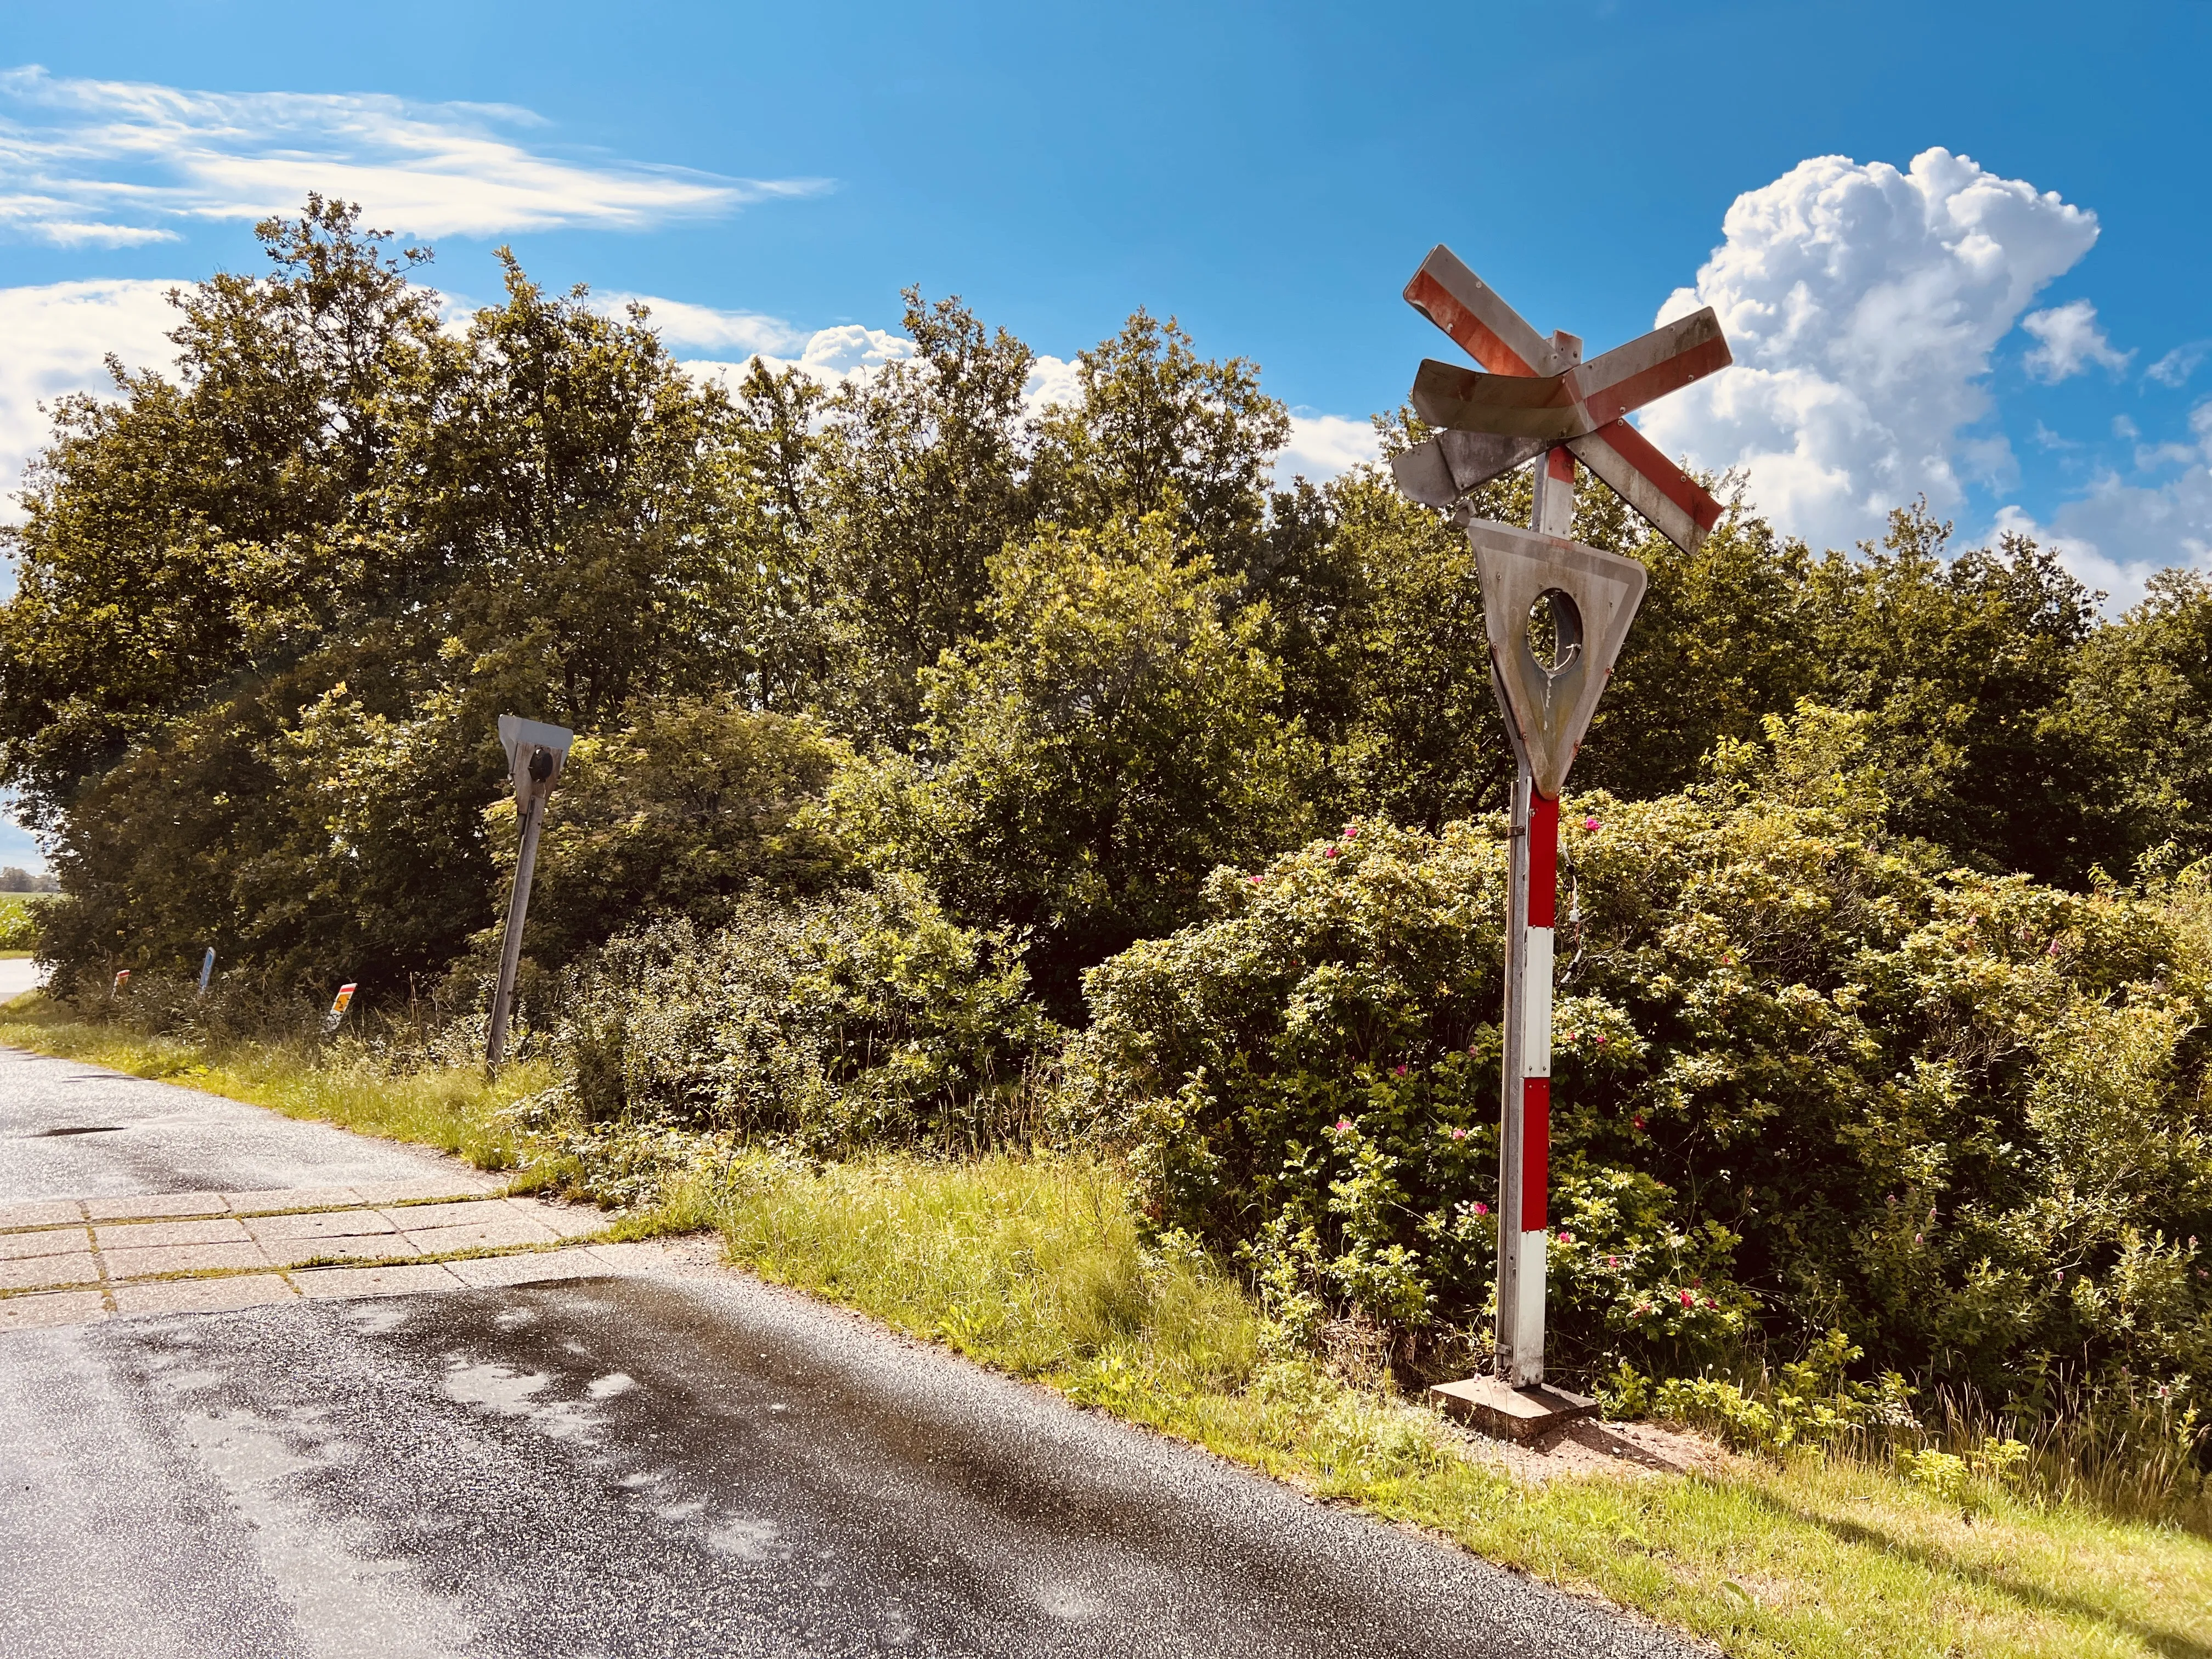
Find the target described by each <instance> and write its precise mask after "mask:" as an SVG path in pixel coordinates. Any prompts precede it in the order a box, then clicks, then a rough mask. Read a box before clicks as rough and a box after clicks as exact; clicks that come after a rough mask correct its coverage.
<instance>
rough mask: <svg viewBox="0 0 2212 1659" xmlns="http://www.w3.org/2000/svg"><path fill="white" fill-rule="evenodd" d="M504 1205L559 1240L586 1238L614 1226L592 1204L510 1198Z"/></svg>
mask: <svg viewBox="0 0 2212 1659" xmlns="http://www.w3.org/2000/svg"><path fill="white" fill-rule="evenodd" d="M506 1201H507V1206H508V1207H509V1208H510V1209H512V1210H513V1211H514V1212H516V1213H518V1214H520V1215H526V1216H528V1217H529V1218H531V1219H532V1221H535V1222H537V1223H538V1224H539V1225H541V1226H546V1227H550V1228H551V1229H552V1230H553V1231H555V1232H556V1233H557V1234H559V1235H560V1236H561V1237H562V1238H587V1237H590V1236H591V1235H592V1234H593V1233H596V1232H604V1231H605V1230H606V1229H607V1228H608V1227H610V1226H611V1225H614V1218H613V1217H612V1216H611V1215H609V1214H608V1213H607V1212H605V1210H602V1209H600V1208H599V1206H597V1205H595V1204H549V1203H547V1202H546V1201H545V1200H544V1199H538V1198H510V1199H508V1200H506Z"/></svg>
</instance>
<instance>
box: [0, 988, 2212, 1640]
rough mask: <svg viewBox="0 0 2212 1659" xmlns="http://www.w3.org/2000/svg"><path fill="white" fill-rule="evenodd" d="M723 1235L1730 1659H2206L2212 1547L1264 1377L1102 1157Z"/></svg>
mask: <svg viewBox="0 0 2212 1659" xmlns="http://www.w3.org/2000/svg"><path fill="white" fill-rule="evenodd" d="M0 1042H10V1043H15V1044H18V1045H20V1046H22V1047H26V1048H39V1049H41V1050H43V1051H44V1052H47V1053H58V1054H68V1055H70V1057H72V1058H76V1059H82V1060H93V1061H95V1062H98V1063H101V1064H107V1065H115V1066H119V1067H120V1068H121V1069H124V1070H128V1071H131V1072H134V1073H137V1075H140V1076H159V1077H165V1078H167V1079H171V1080H173V1081H177V1082H182V1083H188V1084H191V1085H193V1086H196V1087H199V1088H204V1089H209V1090H211V1091H215V1092H217V1093H222V1094H226V1095H229V1096H231V1097H234V1098H237V1099H241V1100H251V1101H253V1102H255V1103H259V1104H264V1105H271V1106H274V1107H276V1109H279V1110H283V1111H287V1112H290V1113H291V1114H293V1115H299V1116H321V1117H327V1118H329V1119H331V1121H337V1122H341V1123H345V1124H347V1125H349V1126H350V1127H359V1128H365V1129H368V1130H369V1131H371V1132H373V1133H384V1134H392V1135H398V1136H401V1137H403V1138H405V1139H420V1140H425V1141H428V1143H429V1144H431V1145H434V1146H442V1147H446V1148H447V1149H449V1150H453V1151H458V1152H462V1153H464V1154H465V1155H466V1156H470V1157H473V1158H477V1159H478V1161H479V1162H487V1163H488V1164H489V1167H505V1166H506V1165H507V1164H512V1163H513V1162H516V1161H517V1160H518V1159H519V1158H520V1156H522V1155H525V1154H526V1153H527V1152H529V1151H530V1150H531V1149H530V1148H529V1147H528V1146H523V1145H518V1144H516V1143H515V1141H514V1140H513V1139H512V1137H511V1135H510V1134H509V1133H507V1132H505V1131H501V1130H500V1129H499V1128H498V1127H496V1126H495V1124H494V1123H493V1122H492V1121H491V1120H492V1115H493V1113H494V1112H495V1111H496V1109H498V1108H499V1107H500V1106H501V1105H502V1104H504V1103H506V1102H507V1101H508V1100H510V1099H512V1098H513V1097H514V1096H515V1095H517V1094H519V1093H521V1092H524V1091H526V1090H527V1089H529V1088H530V1087H532V1086H534V1085H537V1084H539V1083H542V1081H543V1079H530V1078H526V1077H520V1076H517V1075H516V1074H514V1073H509V1074H508V1075H507V1077H506V1078H504V1079H501V1083H500V1084H499V1085H496V1086H490V1085H485V1084H484V1083H483V1080H482V1079H481V1078H479V1077H477V1075H476V1074H475V1073H450V1074H440V1075H435V1076H430V1077H422V1076H416V1077H403V1078H382V1079H380V1078H378V1077H377V1076H376V1075H375V1074H374V1073H373V1072H371V1071H370V1070H368V1068H366V1067H365V1066H363V1065H362V1064H360V1063H358V1062H356V1063H354V1064H352V1065H349V1066H345V1065H342V1066H323V1067H317V1066H313V1065H311V1064H310V1063H309V1060H310V1059H311V1056H309V1055H307V1054H305V1053H304V1052H303V1051H296V1050H284V1049H273V1050H269V1049H264V1050H258V1051H256V1050H249V1049H245V1048H232V1049H229V1050H226V1051H224V1052H222V1053H219V1054H200V1053H197V1051H194V1050H192V1049H190V1048H186V1047H185V1045H181V1044H175V1043H163V1042H158V1041H149V1040H147V1039H140V1038H130V1037H125V1036H118V1035H117V1034H115V1033H112V1032H110V1031H108V1030H104V1029H103V1028H100V1027H87V1026H82V1025H76V1024H72V1023H70V1022H69V1021H67V1020H66V1019H64V1018H62V1017H61V1016H60V1015H59V1014H58V1012H56V1011H53V1010H51V1009H46V1008H41V1007H40V1006H38V1005H36V1004H32V1005H29V1006H26V1005H24V1004H20V1003H19V1004H16V1005H12V1006H9V1008H7V1009H5V1010H0ZM710 1226H711V1227H714V1228H718V1229H719V1230H720V1232H721V1233H722V1235H723V1237H724V1238H725V1239H726V1241H727V1243H728V1246H729V1251H730V1255H731V1258H732V1260H733V1261H736V1262H738V1263H739V1264H741V1265H743V1266H744V1267H748V1268H750V1269H751V1270H752V1271H754V1272H756V1273H760V1274H762V1275H763V1277H766V1278H769V1279H775V1280H778V1281H780V1282H782V1283H785V1284H788V1285H794V1286H796V1287H798V1288H800V1289H803V1290H805V1291H811V1292H813V1293H816V1294H817V1295H820V1296H823V1297H827V1298H830V1299H833V1300H835V1301H837V1302H840V1303H842V1304H846V1305H848V1306H851V1307H854V1308H856V1309H858V1310H861V1311H863V1312H865V1313H867V1314H870V1315H872V1316H875V1317H876V1318H878V1319H880V1320H882V1321H883V1322H885V1323H886V1324H889V1325H890V1326H893V1327H895V1328H898V1329H900V1330H903V1331H906V1332H908V1333H911V1334H915V1335H917V1336H921V1337H926V1338H930V1339H933V1340H941V1341H944V1342H946V1343H948V1344H950V1345H951V1346H953V1347H955V1348H957V1349H958V1350H959V1351H961V1352H963V1353H966V1354H968V1355H969V1356H971V1357H972V1358H975V1359H977V1360H980V1361H981V1362H983V1363H985V1364H992V1365H995V1366H998V1367H1000V1368H1001V1369H1003V1370H1006V1371H1009V1372H1011V1373H1012V1374H1014V1375H1016V1376H1023V1377H1027V1378H1030V1379H1034V1380H1036V1381H1037V1382H1040V1383H1045V1384H1047V1385H1048V1386H1050V1387H1053V1388H1054V1389H1059V1390H1060V1392H1062V1393H1063V1394H1065V1395H1067V1396H1068V1397H1069V1398H1070V1399H1072V1400H1073V1401H1078V1402H1079V1403H1081V1404H1085V1405H1089V1406H1094V1407H1100V1408H1102V1409H1104V1410H1107V1411H1110V1412H1112V1413H1115V1414H1116V1415H1119V1416H1121V1417H1123V1418H1125V1419H1128V1420H1130V1421H1132V1422H1135V1423H1139V1424H1143V1425H1147V1426H1149V1427H1152V1428H1154V1429H1157V1430H1159V1431H1162V1432H1164V1433H1167V1434H1170V1435H1173V1436H1176V1437H1178V1438H1181V1439H1183V1440H1187V1441H1189V1442H1191V1443H1194V1444H1196V1445H1200V1446H1204V1447H1206V1448H1209V1449H1212V1450H1213V1451H1216V1452H1218V1453H1219V1454H1221V1455H1224V1456H1226V1457H1229V1458H1232V1459H1234V1460H1236V1461H1237V1462H1242V1463H1244V1464H1247V1465H1249V1466H1250V1467H1252V1468H1257V1469H1261V1470H1264V1471H1265V1472H1267V1473H1268V1474H1273V1475H1275V1476H1277V1477H1279V1478H1280V1479H1283V1480H1290V1481H1292V1482H1295V1483H1297V1484H1298V1485H1300V1486H1304V1487H1305V1488H1307V1489H1308V1490H1310V1491H1311V1492H1315V1493H1316V1494H1317V1495H1320V1496H1322V1497H1324V1498H1330V1499H1334V1500H1337V1501H1342V1502H1348V1503H1354V1504H1360V1505H1363V1506H1364V1507H1365V1508H1367V1509H1370V1510H1373V1511H1374V1512H1376V1514H1379V1515H1382V1516H1387V1517H1389V1518H1390V1519H1392V1520H1395V1521H1398V1522H1405V1523H1407V1524H1412V1525H1415V1526H1419V1527H1422V1528H1428V1529H1430V1530H1431V1531H1433V1532H1435V1533H1437V1534H1439V1535H1442V1536H1444V1537H1448V1538H1450V1539H1453V1540H1455V1541H1458V1542H1459V1543H1462V1544H1463V1545H1465V1546H1466V1547H1468V1548H1469V1549H1472V1550H1474V1551H1475V1552H1477V1553H1480V1554H1482V1555H1484V1556H1486V1557H1488V1558H1490V1559H1492V1560H1495V1561H1500V1562H1504V1563H1506V1564H1509V1565H1513V1566H1516V1567H1519V1568H1522V1569H1523V1570H1525V1571H1528V1572H1531V1573H1533V1574H1534V1575H1536V1576H1538V1577H1542V1578H1545V1579H1547V1580H1550V1581H1552V1582H1553V1583H1559V1584H1562V1585H1565V1586H1566V1587H1568V1588H1570V1589H1577V1590H1582V1591H1588V1592H1591V1593H1594V1594H1596V1595H1603V1596H1605V1597H1607V1599H1609V1600H1611V1601H1616V1602H1618V1603H1620V1604H1621V1605H1623V1606H1626V1607H1632V1608H1634V1609H1637V1610H1638V1611H1639V1612H1642V1613H1645V1614H1648V1615H1650V1616H1651V1617H1653V1618H1655V1619H1658V1620H1662V1621H1664V1622H1666V1623H1668V1624H1670V1625H1673V1626H1677V1627H1678V1628H1680V1629H1684V1630H1687V1631H1690V1632H1695V1633H1697V1634H1699V1635H1701V1636H1704V1637H1707V1638H1711V1639H1712V1640H1714V1641H1716V1642H1717V1643H1718V1644H1720V1645H1721V1646H1722V1647H1723V1649H1725V1650H1727V1651H1729V1652H1730V1653H1733V1654H1743V1655H1792V1656H1831V1655H1835V1656H1841V1655H1883V1656H1888V1655H1911V1656H1919V1655H1927V1656H1936V1655H1954V1654H1973V1655H1992V1656H1997V1655H2002V1656H2010V1655H2029V1654H2035V1655H2045V1654H2047V1655H2066V1656H2105V1655H2114V1656H2117V1655H2164V1656H2192V1655H2197V1656H2212V1611H2208V1610H2212V1542H2208V1541H2206V1540H2205V1539H2203V1538H2202V1537H2199V1536H2197V1535H2196V1534H2191V1533H2189V1532H2185V1531H2182V1530H2179V1529H2178V1528H2166V1527H2160V1526H2155V1525H2152V1524H2149V1523H2147V1522H2136V1521H2125V1520H2117V1519H2113V1518H2111V1517H2109V1516H2102V1515H2099V1514H2096V1513H2093V1512H2091V1511H2089V1510H2084V1509H2081V1508H2077V1507H2073V1506H2066V1505H2057V1504H2033V1503H2029V1502H2027V1501H2024V1500H2022V1499H2021V1498H2016V1497H2015V1496H2013V1495H2011V1494H2008V1493H2007V1492H2003V1491H2001V1490H1991V1489H1989V1488H1985V1487H1984V1488H1975V1489H1971V1490H1969V1491H1968V1492H1966V1494H1965V1495H1964V1506H1962V1501H1961V1499H1960V1498H1959V1497H1956V1496H1954V1497H1953V1498H1949V1499H1948V1501H1947V1500H1944V1499H1940V1498H1938V1497H1937V1496H1936V1494H1934V1493H1931V1492H1926V1491H1923V1490H1922V1489H1921V1488H1920V1487H1918V1486H1915V1485H1913V1484H1912V1483H1911V1482H1910V1481H1907V1480H1903V1479H1901V1478H1899V1476H1898V1475H1896V1474H1893V1473H1892V1472H1890V1471H1889V1470H1887V1469H1886V1468H1867V1467H1863V1466H1858V1465H1853V1464H1849V1463H1844V1462H1823V1461H1821V1460H1820V1459H1819V1458H1817V1457H1813V1456H1809V1455H1808V1456H1801V1457H1799V1458H1797V1459H1796V1460H1795V1461H1793V1462H1790V1463H1788V1464H1787V1465H1784V1466H1773V1465H1766V1464H1752V1463H1747V1464H1745V1465H1743V1466H1741V1467H1740V1468H1735V1469H1733V1470H1731V1471H1729V1472H1728V1473H1725V1474H1710V1475H1703V1476H1693V1477H1685V1478H1666V1479H1634V1478H1628V1477H1625V1476H1614V1475H1610V1474H1607V1475H1601V1476H1587V1477H1582V1478H1576V1479H1559V1480H1552V1481H1550V1482H1548V1483H1546V1484H1543V1485H1541V1486H1530V1485H1527V1484H1524V1483H1521V1482H1517V1481H1515V1480H1512V1479H1510V1478H1509V1477H1508V1476H1507V1475H1506V1474H1504V1473H1503V1472H1502V1471H1500V1470H1499V1469H1498V1468H1496V1467H1495V1466H1493V1465H1489V1464H1486V1463H1483V1462H1476V1461H1470V1460H1469V1459H1468V1458H1466V1457H1465V1456H1463V1455H1462V1452H1461V1447H1462V1441H1461V1440H1460V1439H1459V1437H1457V1435H1456V1434H1455V1431H1453V1430H1452V1429H1451V1428H1450V1427H1449V1425H1446V1424H1444V1423H1443V1421H1442V1420H1441V1419H1438V1418H1437V1417H1435V1416H1434V1415H1433V1414H1431V1413H1429V1412H1427V1411H1425V1410H1424V1409H1421V1408H1419V1407H1414V1406H1411V1405H1408V1404H1407V1403H1406V1402H1404V1401H1401V1400H1397V1399H1395V1398H1393V1397H1391V1396H1390V1395H1389V1394H1387V1393H1386V1392H1384V1391H1383V1390H1381V1389H1371V1388H1361V1387H1355V1386H1352V1384H1349V1383H1346V1382H1344V1381H1342V1380H1340V1379H1339V1378H1337V1377H1334V1376H1330V1375H1328V1373H1326V1372H1324V1371H1322V1370H1320V1369H1319V1368H1317V1367H1316V1366H1314V1365H1312V1364H1305V1363H1301V1362H1295V1361H1291V1362H1285V1361H1273V1362H1271V1361H1270V1360H1269V1359H1268V1358H1267V1355H1266V1352H1265V1349H1264V1344H1263V1340H1262V1339H1263V1328H1262V1326H1261V1321H1260V1319H1259V1317H1258V1316H1257V1314H1256V1311H1255V1310H1254V1308H1253V1307H1252V1305H1251V1304H1250V1303H1249V1300H1248V1299H1247V1298H1246V1297H1245V1296H1244V1295H1243V1291H1241V1290H1240V1288H1239V1287H1238V1286H1237V1285H1236V1284H1235V1283H1234V1282H1232V1281H1231V1280H1229V1279H1226V1278H1225V1277H1224V1276H1223V1275H1221V1274H1220V1273H1218V1272H1217V1271H1215V1270H1214V1269H1213V1268H1212V1267H1209V1266H1208V1265H1207V1264H1206V1263H1204V1262H1202V1261H1189V1262H1160V1261H1148V1260H1147V1259H1146V1255H1145V1254H1144V1252H1143V1250H1142V1249H1141V1248H1140V1245H1139V1238H1138V1235H1137V1231H1136V1229H1135V1226H1134V1225H1133V1218H1132V1217H1131V1216H1130V1214H1129V1212H1128V1210H1127V1206H1126V1204H1125V1203H1124V1201H1123V1199H1122V1195H1121V1181H1120V1179H1119V1176H1118V1175H1117V1173H1116V1171H1115V1170H1114V1169H1113V1168H1112V1167H1111V1166H1110V1165H1109V1164H1104V1163H1102V1162H1099V1161H1096V1160H1091V1159H1085V1158H1064V1157H1052V1158H1048V1157H1038V1158H1027V1157H1018V1156H1012V1155H998V1156H993V1157H987V1158H980V1159H974V1160H965V1161H959V1162H950V1161H939V1160H933V1159H927V1158H915V1157H912V1156H907V1155H888V1154H887V1155H881V1156H876V1157H871V1158H861V1159H858V1160H855V1161H854V1162H851V1163H848V1164H840V1165H836V1166H832V1167H829V1168H827V1169H822V1170H815V1169H811V1168H809V1167H807V1166H805V1165H804V1164H799V1163H796V1162H792V1161H787V1160H784V1159H780V1158H775V1157H773V1156H769V1155H766V1154H757V1153H756V1154H741V1155H739V1156H738V1157H736V1158H732V1159H728V1160H726V1161H724V1162H722V1163H720V1164H718V1165H716V1166H714V1167H713V1168H711V1169H709V1170H702V1171H701V1172H699V1173H696V1174H695V1175H693V1176H690V1177H689V1178H688V1179H686V1180H685V1181H684V1182H679V1183H678V1184H677V1185H676V1186H675V1187H673V1188H671V1190H670V1192H669V1193H668V1194H667V1196H666V1198H665V1200H664V1202H663V1203H661V1204H660V1205H659V1206H658V1207H657V1208H655V1209H653V1210H652V1211H649V1212H643V1213H640V1214H636V1215H634V1216H632V1217H630V1218H627V1219H626V1220H625V1221H624V1222H623V1223H622V1224H621V1225H620V1226H619V1227H618V1229H617V1231H618V1233H621V1234H626V1235H628V1236H631V1237H639V1236H644V1235H647V1234H650V1233H653V1232H665V1231H674V1230H680V1229H684V1228H689V1227H710Z"/></svg>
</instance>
